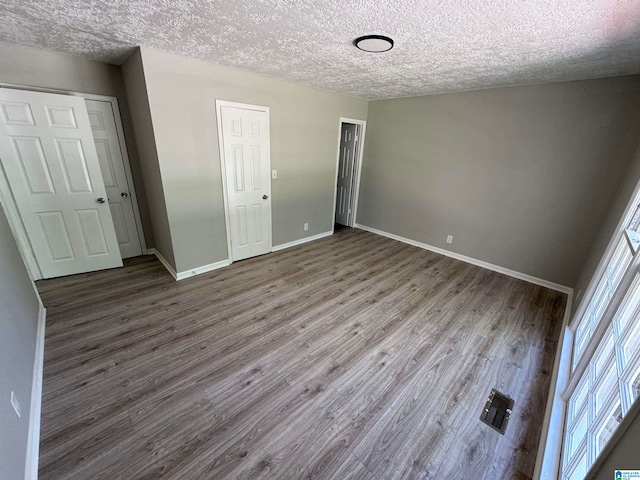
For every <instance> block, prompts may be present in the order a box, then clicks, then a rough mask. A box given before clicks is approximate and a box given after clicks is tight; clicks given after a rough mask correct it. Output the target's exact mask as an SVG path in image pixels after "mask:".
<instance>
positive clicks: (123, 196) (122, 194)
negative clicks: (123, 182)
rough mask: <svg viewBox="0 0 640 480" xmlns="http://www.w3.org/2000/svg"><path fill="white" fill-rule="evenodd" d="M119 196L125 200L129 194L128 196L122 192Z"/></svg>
mask: <svg viewBox="0 0 640 480" xmlns="http://www.w3.org/2000/svg"><path fill="white" fill-rule="evenodd" d="M120 196H121V197H122V198H127V197H128V196H129V194H128V193H127V192H122V193H121V194H120Z"/></svg>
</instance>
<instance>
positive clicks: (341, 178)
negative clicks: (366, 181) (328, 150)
mask: <svg viewBox="0 0 640 480" xmlns="http://www.w3.org/2000/svg"><path fill="white" fill-rule="evenodd" d="M356 128H357V126H356V125H354V124H352V123H343V124H342V131H341V132H340V160H339V162H338V186H337V189H338V192H337V194H336V223H338V224H340V225H346V226H349V216H350V215H351V191H352V189H353V171H354V168H353V166H354V163H355V158H356V141H357V135H356V133H357V131H356Z"/></svg>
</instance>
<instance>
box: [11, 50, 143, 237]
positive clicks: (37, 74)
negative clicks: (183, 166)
mask: <svg viewBox="0 0 640 480" xmlns="http://www.w3.org/2000/svg"><path fill="white" fill-rule="evenodd" d="M0 82H2V83H11V84H15V85H23V86H30V87H40V88H52V89H57V90H65V91H68V92H79V93H93V94H96V95H107V96H111V97H117V98H118V105H119V107H120V116H121V117H122V127H123V130H124V135H125V142H126V143H127V153H128V154H129V160H130V163H131V173H132V175H133V179H134V182H135V187H136V193H137V195H138V204H139V205H138V206H139V207H140V216H141V217H142V226H143V229H144V234H145V239H146V241H147V245H148V246H153V234H152V232H151V228H150V220H149V214H148V209H147V202H146V198H145V189H144V187H145V185H144V182H143V180H142V175H141V172H140V168H139V166H138V153H137V151H136V149H135V148H134V146H133V143H134V142H133V132H132V130H131V120H130V115H129V108H128V105H127V102H126V98H125V94H124V86H123V83H122V75H121V72H120V67H118V66H115V65H107V64H105V63H99V62H92V61H90V60H85V59H83V58H79V57H71V56H67V55H60V54H57V53H52V52H47V51H44V50H37V49H34V48H29V47H23V46H19V45H13V44H9V43H0Z"/></svg>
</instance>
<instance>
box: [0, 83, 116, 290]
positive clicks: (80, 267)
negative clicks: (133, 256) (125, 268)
mask: <svg viewBox="0 0 640 480" xmlns="http://www.w3.org/2000/svg"><path fill="white" fill-rule="evenodd" d="M0 161H1V162H2V167H3V169H4V172H5V175H6V177H7V180H8V182H9V186H10V188H11V193H12V195H13V197H14V200H15V202H16V205H17V208H18V212H19V213H20V217H21V220H22V223H23V225H24V229H25V231H26V232H27V235H28V237H29V241H30V243H31V248H32V249H33V253H34V255H35V257H36V260H37V261H38V265H39V267H40V270H41V272H42V275H43V277H44V278H51V277H58V276H63V275H72V274H75V273H82V272H88V271H94V270H102V269H106V268H112V267H119V266H122V259H121V257H120V251H119V248H118V241H117V239H116V234H115V230H114V227H113V220H112V218H111V210H110V209H109V203H108V200H107V195H106V191H105V186H104V182H103V179H102V174H101V172H100V165H99V163H98V155H97V153H96V147H95V144H94V140H93V135H92V132H91V126H90V123H89V117H88V115H87V109H86V106H85V101H84V99H83V98H80V97H72V96H66V95H54V94H48V93H40V92H29V91H23V90H12V89H4V88H2V89H0Z"/></svg>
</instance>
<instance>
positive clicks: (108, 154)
mask: <svg viewBox="0 0 640 480" xmlns="http://www.w3.org/2000/svg"><path fill="white" fill-rule="evenodd" d="M85 103H86V105H87V113H88V115H89V123H90V124H91V131H92V133H93V140H94V142H95V145H96V152H97V154H98V161H99V162H100V171H101V172H102V179H103V181H104V186H105V190H106V192H107V199H108V201H109V208H110V209H111V217H112V218H113V227H114V229H115V231H116V238H117V239H118V246H119V247H120V254H121V255H122V258H130V257H137V256H139V255H142V248H141V246H140V240H139V238H138V230H137V227H136V217H135V214H134V211H133V197H132V196H131V190H130V189H129V185H128V182H127V175H126V173H125V169H124V159H123V158H122V152H121V149H120V140H119V138H118V131H117V129H116V122H115V115H114V113H113V107H112V105H111V103H110V102H106V101H100V100H85Z"/></svg>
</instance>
